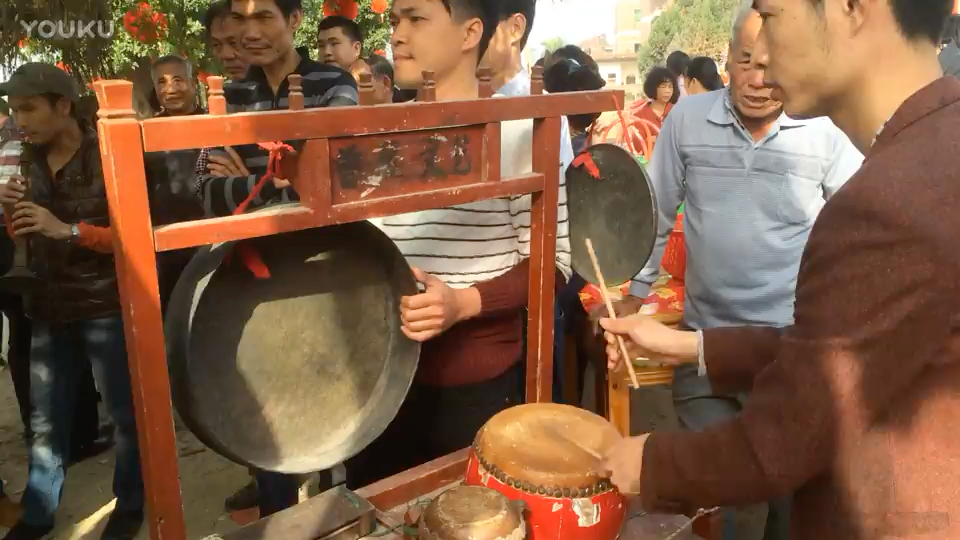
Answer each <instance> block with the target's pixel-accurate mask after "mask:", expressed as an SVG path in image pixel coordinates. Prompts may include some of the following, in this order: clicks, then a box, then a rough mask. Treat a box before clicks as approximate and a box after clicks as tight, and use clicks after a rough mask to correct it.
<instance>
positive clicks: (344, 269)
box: [165, 222, 420, 473]
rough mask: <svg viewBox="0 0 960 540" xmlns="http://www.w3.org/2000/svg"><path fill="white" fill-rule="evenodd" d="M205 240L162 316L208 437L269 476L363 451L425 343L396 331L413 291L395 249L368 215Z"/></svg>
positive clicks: (188, 418)
mask: <svg viewBox="0 0 960 540" xmlns="http://www.w3.org/2000/svg"><path fill="white" fill-rule="evenodd" d="M235 245H236V243H234V242H231V243H225V244H219V245H215V246H208V247H204V248H201V249H200V250H199V251H198V253H197V255H196V256H194V258H193V259H192V260H191V261H190V264H188V265H187V268H186V269H185V270H184V272H183V275H182V276H181V278H180V280H179V282H178V283H177V286H176V288H175V290H174V293H173V296H172V298H171V301H170V305H169V308H168V310H167V315H166V321H165V334H166V343H167V355H168V363H169V369H170V375H171V385H172V390H173V400H174V405H175V406H176V409H177V411H178V412H179V413H180V416H181V417H182V419H183V421H184V423H185V424H186V425H187V427H189V428H190V429H191V431H193V433H194V434H195V435H196V436H197V438H198V439H200V440H201V441H202V442H203V443H204V444H206V445H207V446H209V447H210V448H211V449H213V450H214V451H216V452H218V453H220V454H222V455H223V456H225V457H227V458H228V459H231V460H233V461H235V462H237V463H240V464H243V465H246V466H249V467H254V468H257V469H260V470H268V471H277V472H284V473H307V472H312V471H318V470H322V469H326V468H329V467H331V466H333V465H335V464H337V463H340V462H342V461H343V460H345V459H347V458H349V457H351V456H353V455H355V454H356V453H357V452H359V451H360V450H362V449H363V448H364V447H366V446H367V445H368V444H370V442H372V441H373V440H374V439H375V438H376V437H377V436H379V435H380V434H381V433H382V432H383V430H384V429H385V428H386V427H387V424H388V423H389V422H390V421H391V420H392V419H393V418H394V416H395V415H396V413H397V411H398V409H399V407H400V404H401V403H402V402H403V399H404V398H405V397H406V394H407V390H408V389H409V387H410V384H411V382H412V381H413V375H414V372H415V371H416V367H417V360H418V358H419V353H420V347H419V344H417V343H415V342H413V341H411V340H409V339H408V338H406V337H405V336H404V335H403V333H402V332H401V331H400V317H399V309H400V308H399V305H400V297H401V296H405V295H411V294H416V292H417V287H416V282H415V280H414V279H413V275H412V273H411V271H410V267H409V266H408V264H407V263H406V261H405V260H404V258H403V256H402V255H401V254H400V252H399V250H398V249H397V248H396V246H395V245H394V244H393V242H391V241H390V240H389V239H388V238H387V237H386V236H385V235H384V234H383V233H382V232H381V231H380V230H379V229H377V228H376V227H375V226H373V225H372V224H370V223H367V222H360V223H351V224H347V225H339V226H333V227H324V228H317V229H307V230H303V231H298V232H292V233H286V234H282V235H276V236H269V237H266V238H258V239H253V240H249V241H246V242H244V245H247V246H250V247H252V248H253V249H254V250H255V251H256V252H257V253H258V254H259V256H260V259H261V260H262V261H263V263H264V264H265V265H266V267H267V268H268V269H269V272H270V277H269V278H268V279H258V278H256V277H254V275H253V274H252V273H251V271H250V270H249V269H248V268H247V267H246V266H245V264H244V262H243V257H242V256H241V253H240V252H238V250H235V249H234V246H235Z"/></svg>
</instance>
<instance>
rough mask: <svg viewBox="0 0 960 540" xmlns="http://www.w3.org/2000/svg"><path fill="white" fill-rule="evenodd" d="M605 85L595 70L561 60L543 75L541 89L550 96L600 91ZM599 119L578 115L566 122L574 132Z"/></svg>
mask: <svg viewBox="0 0 960 540" xmlns="http://www.w3.org/2000/svg"><path fill="white" fill-rule="evenodd" d="M606 84H607V82H606V81H605V80H603V77H601V76H600V73H598V72H597V71H596V70H594V69H591V68H590V67H589V66H583V65H581V64H580V63H579V62H577V61H576V60H571V59H570V58H561V59H560V60H559V61H557V62H555V63H554V64H553V65H552V66H550V67H549V68H548V69H547V70H546V71H545V72H544V73H543V88H544V89H545V90H546V91H547V92H549V93H551V94H558V93H562V92H584V91H590V90H600V89H601V88H603V87H604V86H606ZM599 117H600V113H592V114H578V115H574V116H568V117H567V121H568V122H570V127H572V128H573V129H574V130H577V131H583V130H585V129H587V128H588V127H590V124H592V123H594V122H595V121H596V120H597V118H599Z"/></svg>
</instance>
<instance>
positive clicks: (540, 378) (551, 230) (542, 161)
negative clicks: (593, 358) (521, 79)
mask: <svg viewBox="0 0 960 540" xmlns="http://www.w3.org/2000/svg"><path fill="white" fill-rule="evenodd" d="M538 85H539V87H540V89H539V90H538V92H539V93H542V91H543V90H542V82H540V83H538V82H537V79H532V80H531V85H530V91H531V94H532V93H533V92H534V91H535V90H537V86H538ZM559 141H560V118H559V117H552V118H540V119H535V120H534V121H533V172H535V173H540V174H543V179H544V190H543V191H541V192H537V193H533V194H531V201H532V202H531V210H530V292H529V298H528V309H529V314H530V318H529V322H528V327H527V375H526V394H527V395H526V398H527V403H534V402H545V401H552V400H553V392H552V389H553V333H554V320H555V312H554V309H555V305H554V301H555V299H556V298H555V296H556V294H555V285H556V252H557V200H558V196H559V189H560V145H559V144H558V143H559Z"/></svg>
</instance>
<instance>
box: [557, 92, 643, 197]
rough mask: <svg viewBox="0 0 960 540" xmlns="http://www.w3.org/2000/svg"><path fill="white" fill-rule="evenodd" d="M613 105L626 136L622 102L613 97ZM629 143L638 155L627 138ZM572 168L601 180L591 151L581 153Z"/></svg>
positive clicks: (631, 149)
mask: <svg viewBox="0 0 960 540" xmlns="http://www.w3.org/2000/svg"><path fill="white" fill-rule="evenodd" d="M613 105H614V107H616V108H617V116H619V117H620V126H621V129H623V133H624V135H626V133H627V121H626V119H625V118H624V117H623V108H622V107H620V102H619V101H618V100H617V96H613ZM625 139H626V141H627V146H628V147H629V150H630V152H632V153H634V154H636V153H637V152H636V150H634V148H633V142H632V141H630V138H629V137H626V138H625ZM570 166H571V167H577V168H581V167H582V168H583V169H584V170H585V171H587V174H589V175H590V177H591V178H594V179H596V180H600V178H601V177H600V168H599V167H597V164H596V162H594V161H593V156H591V155H590V151H589V149H587V150H584V151H583V152H580V155H579V156H577V157H576V158H574V160H573V162H571V163H570Z"/></svg>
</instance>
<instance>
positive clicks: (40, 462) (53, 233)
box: [0, 63, 143, 540]
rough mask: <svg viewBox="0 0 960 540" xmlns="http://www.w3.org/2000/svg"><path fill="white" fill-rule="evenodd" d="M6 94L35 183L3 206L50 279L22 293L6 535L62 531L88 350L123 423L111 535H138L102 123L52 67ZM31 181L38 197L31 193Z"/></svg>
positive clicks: (24, 70) (26, 72)
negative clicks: (23, 448) (21, 358)
mask: <svg viewBox="0 0 960 540" xmlns="http://www.w3.org/2000/svg"><path fill="white" fill-rule="evenodd" d="M0 95H2V96H7V100H8V102H9V104H10V109H11V111H12V112H13V116H14V118H15V119H16V122H17V126H18V127H19V128H20V130H21V131H22V132H23V134H24V136H25V137H26V139H27V140H28V141H29V143H30V145H31V147H32V149H33V152H32V154H33V165H32V167H31V168H30V178H29V186H28V187H25V186H24V183H23V179H22V178H20V177H19V176H15V177H13V178H12V180H16V181H11V182H8V183H7V184H6V185H4V186H0V203H3V204H14V205H15V206H14V209H15V211H14V213H13V215H12V216H5V222H6V226H7V229H8V231H10V232H12V233H13V234H15V235H17V236H25V235H26V236H27V238H28V239H29V242H30V248H31V259H30V261H29V265H30V269H31V270H32V271H33V272H34V274H36V275H37V276H38V277H39V278H40V279H41V281H42V286H40V287H37V288H36V289H33V290H30V291H28V293H27V294H26V296H25V300H26V302H25V303H26V306H25V307H26V311H27V315H28V316H29V317H30V318H31V319H32V320H33V335H32V343H31V350H30V356H31V358H30V360H31V388H30V398H31V404H32V406H33V416H32V418H31V429H32V430H33V435H34V438H33V441H32V442H31V448H30V471H29V476H28V479H27V488H26V490H25V491H24V494H23V497H22V499H21V501H20V502H21V506H22V507H23V517H22V518H21V519H20V521H19V522H18V523H17V524H16V526H14V528H13V529H11V530H10V532H9V533H7V535H6V536H5V537H4V540H39V539H40V538H43V537H44V536H45V535H47V534H49V533H50V532H51V531H52V530H53V525H54V517H55V514H56V510H57V507H58V506H59V503H60V494H61V491H62V488H63V481H64V476H65V473H66V471H65V468H64V465H65V463H66V460H67V458H68V456H67V454H68V452H69V450H68V443H69V433H70V426H69V424H70V420H71V412H72V405H73V397H74V396H75V394H76V391H77V382H78V376H77V369H78V365H79V364H80V362H78V358H77V355H78V354H79V351H83V350H84V349H85V350H86V352H87V354H88V356H89V359H90V362H91V364H92V365H93V370H94V375H95V377H96V380H97V385H98V387H99V388H100V390H101V392H102V393H103V394H104V399H105V401H106V404H107V407H108V409H109V411H110V415H111V416H112V417H113V420H114V422H115V424H116V455H117V457H116V468H115V470H114V482H113V490H114V494H115V495H116V496H117V504H116V509H115V510H114V512H113V514H112V515H111V516H110V519H109V520H108V522H107V525H106V528H105V530H104V533H103V536H102V538H103V539H104V540H120V539H132V538H134V537H135V536H136V534H137V532H138V531H139V529H140V526H141V524H142V522H143V480H142V478H141V475H140V459H139V451H138V447H137V431H136V424H135V420H134V409H133V399H132V393H131V388H130V375H129V371H128V369H127V356H126V346H125V343H124V336H123V320H122V318H121V312H120V300H119V294H118V291H117V276H116V270H115V266H114V260H113V255H112V251H113V247H112V242H111V238H110V229H109V225H110V220H109V215H108V211H107V200H106V193H105V189H104V184H103V172H102V168H101V163H100V152H99V146H98V143H97V136H96V132H94V131H93V130H91V129H89V128H87V127H85V126H83V125H81V123H80V121H79V120H78V119H77V116H76V109H75V107H76V102H77V100H78V99H79V94H78V92H77V87H76V84H75V83H74V81H73V79H72V78H71V77H70V75H68V74H67V73H65V72H64V71H62V70H60V69H58V68H57V67H55V66H53V65H50V64H42V63H28V64H24V65H23V66H20V67H19V68H17V70H16V71H14V73H13V75H12V76H11V77H10V80H8V81H7V82H5V83H3V84H0ZM27 190H29V193H30V200H31V201H33V202H25V201H24V200H23V198H24V195H26V193H27Z"/></svg>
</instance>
